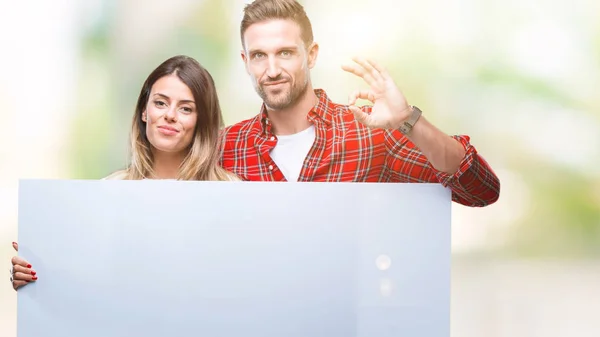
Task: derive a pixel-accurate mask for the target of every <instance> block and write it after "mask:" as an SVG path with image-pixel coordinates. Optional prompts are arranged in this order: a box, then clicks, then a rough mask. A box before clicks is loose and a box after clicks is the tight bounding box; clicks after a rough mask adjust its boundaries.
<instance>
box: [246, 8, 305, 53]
mask: <svg viewBox="0 0 600 337" xmlns="http://www.w3.org/2000/svg"><path fill="white" fill-rule="evenodd" d="M275 19H282V20H292V21H294V22H295V23H297V24H298V25H299V26H300V32H301V36H302V41H304V44H305V46H306V47H307V48H308V46H310V45H311V44H312V43H313V31H312V25H311V23H310V20H309V19H308V16H307V15H306V12H305V11H304V7H303V6H302V5H301V4H300V3H299V2H298V1H296V0H254V1H253V2H252V3H250V4H247V5H246V7H244V18H243V19H242V23H241V25H240V36H241V38H242V46H243V47H244V48H245V47H246V46H245V44H244V33H245V32H246V30H247V29H248V27H250V26H251V25H253V24H255V23H259V22H263V21H267V20H275Z"/></svg>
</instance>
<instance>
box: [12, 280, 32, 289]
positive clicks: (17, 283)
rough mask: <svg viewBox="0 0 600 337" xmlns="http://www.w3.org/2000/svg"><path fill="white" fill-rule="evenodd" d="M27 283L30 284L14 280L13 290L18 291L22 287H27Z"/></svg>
mask: <svg viewBox="0 0 600 337" xmlns="http://www.w3.org/2000/svg"><path fill="white" fill-rule="evenodd" d="M27 283H29V282H27V281H17V280H13V281H12V286H13V289H14V290H17V289H19V288H20V287H22V286H24V285H26V284H27Z"/></svg>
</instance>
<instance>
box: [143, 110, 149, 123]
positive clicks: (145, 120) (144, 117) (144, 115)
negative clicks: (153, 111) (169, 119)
mask: <svg viewBox="0 0 600 337" xmlns="http://www.w3.org/2000/svg"><path fill="white" fill-rule="evenodd" d="M142 121H144V122H148V118H147V117H146V111H145V110H144V112H142Z"/></svg>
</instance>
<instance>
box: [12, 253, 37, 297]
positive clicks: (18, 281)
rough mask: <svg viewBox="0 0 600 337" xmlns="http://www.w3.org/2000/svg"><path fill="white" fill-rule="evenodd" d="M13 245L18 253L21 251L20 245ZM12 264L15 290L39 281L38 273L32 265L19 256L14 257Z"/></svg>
mask: <svg viewBox="0 0 600 337" xmlns="http://www.w3.org/2000/svg"><path fill="white" fill-rule="evenodd" d="M12 245H13V248H14V249H15V250H16V251H19V244H17V243H16V242H13V243H12ZM11 262H12V271H11V273H12V277H11V278H10V280H11V281H12V285H13V289H15V290H17V289H18V288H19V287H22V286H24V285H26V284H28V283H29V282H35V281H36V280H37V275H36V272H35V270H33V269H31V264H29V262H27V260H25V259H24V258H22V257H19V256H13V258H12V260H11Z"/></svg>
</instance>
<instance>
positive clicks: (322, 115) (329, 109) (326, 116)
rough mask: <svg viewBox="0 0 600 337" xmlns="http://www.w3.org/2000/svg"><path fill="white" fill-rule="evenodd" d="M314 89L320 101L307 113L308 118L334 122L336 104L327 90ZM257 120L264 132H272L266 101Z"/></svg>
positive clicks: (315, 120)
mask: <svg viewBox="0 0 600 337" xmlns="http://www.w3.org/2000/svg"><path fill="white" fill-rule="evenodd" d="M314 91H315V94H316V95H317V97H318V98H319V102H318V103H317V105H315V106H314V107H313V108H312V109H310V111H309V112H308V114H307V115H306V118H307V119H308V120H309V121H311V122H312V123H313V124H315V123H319V122H323V123H324V124H325V125H330V124H331V123H332V122H333V115H334V113H335V107H336V104H335V103H333V102H332V101H331V100H330V99H329V97H328V96H327V94H326V93H325V90H323V89H314ZM257 122H260V126H261V133H262V134H267V135H269V134H271V133H272V130H271V122H270V121H269V116H268V114H267V107H266V105H265V103H263V104H262V106H261V108H260V113H259V115H258V116H257Z"/></svg>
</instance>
